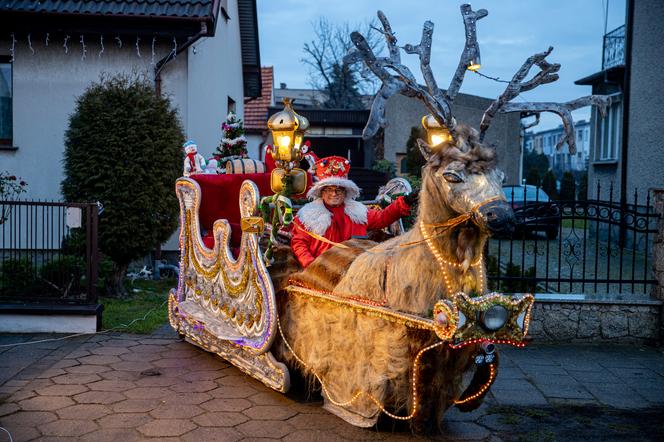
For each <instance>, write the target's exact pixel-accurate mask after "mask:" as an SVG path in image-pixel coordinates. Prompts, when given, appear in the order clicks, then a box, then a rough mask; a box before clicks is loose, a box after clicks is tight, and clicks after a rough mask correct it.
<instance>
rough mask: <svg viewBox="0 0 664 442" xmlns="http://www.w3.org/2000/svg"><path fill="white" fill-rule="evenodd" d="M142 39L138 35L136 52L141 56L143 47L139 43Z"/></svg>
mask: <svg viewBox="0 0 664 442" xmlns="http://www.w3.org/2000/svg"><path fill="white" fill-rule="evenodd" d="M140 41H141V39H140V37H136V53H137V54H138V56H139V58H140V56H141V48H140V46H139V45H138V44H139V43H140Z"/></svg>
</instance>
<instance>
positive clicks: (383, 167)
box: [371, 159, 397, 179]
mask: <svg viewBox="0 0 664 442" xmlns="http://www.w3.org/2000/svg"><path fill="white" fill-rule="evenodd" d="M371 169H372V170H375V171H377V172H383V173H384V174H386V175H387V176H388V177H389V178H390V179H392V178H394V177H395V176H397V168H396V166H395V165H394V163H393V162H392V161H390V160H384V159H383V160H377V161H374V163H373V165H372V166H371Z"/></svg>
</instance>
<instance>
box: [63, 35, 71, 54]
mask: <svg viewBox="0 0 664 442" xmlns="http://www.w3.org/2000/svg"><path fill="white" fill-rule="evenodd" d="M70 38H71V37H69V35H65V42H64V44H63V45H62V46H63V47H64V48H65V54H68V53H69V46H67V42H68V41H69V39H70Z"/></svg>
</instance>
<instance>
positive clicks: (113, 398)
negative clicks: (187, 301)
mask: <svg viewBox="0 0 664 442" xmlns="http://www.w3.org/2000/svg"><path fill="white" fill-rule="evenodd" d="M43 338H44V336H43V335H42V336H35V335H31V336H28V335H4V336H2V335H0V345H7V344H12V343H20V342H26V341H30V340H33V341H34V340H38V339H43ZM320 405H321V403H320V398H316V397H314V398H309V399H308V400H306V399H304V398H303V395H300V396H299V397H298V396H297V394H291V395H288V396H286V395H282V394H279V393H276V392H274V391H272V390H270V389H268V388H266V387H265V386H263V385H262V384H261V383H259V382H257V381H254V380H253V379H251V378H249V377H247V376H245V375H243V374H242V373H240V372H239V371H238V370H237V369H235V368H234V367H232V366H230V365H229V364H227V363H225V362H224V361H223V360H221V359H219V358H218V357H215V356H213V355H210V354H208V353H205V352H203V351H201V350H199V349H197V348H196V347H193V346H192V345H189V344H187V343H184V342H181V341H179V340H178V339H177V337H176V336H175V334H174V333H173V332H172V331H170V330H169V329H167V328H164V329H163V330H161V331H160V332H158V333H155V334H153V335H150V336H136V335H127V334H113V335H97V336H94V337H81V338H76V339H72V340H65V341H55V342H47V343H41V344H34V345H26V346H16V347H0V425H1V426H2V427H4V428H6V429H7V430H8V431H10V432H11V434H12V436H13V439H14V441H28V440H40V441H55V440H58V441H64V440H81V441H95V442H97V441H99V442H103V441H123V442H130V441H134V440H150V439H153V440H160V441H170V440H183V441H189V440H191V441H218V440H219V441H237V440H243V441H250V440H284V441H317V442H321V441H337V440H415V439H417V438H416V437H414V436H413V435H411V434H410V432H409V431H408V430H407V428H404V427H399V426H394V425H393V424H392V423H391V422H386V423H383V424H382V425H380V426H379V428H377V429H376V428H374V429H359V428H355V427H352V426H351V425H348V424H346V423H345V422H343V421H342V420H340V419H338V418H336V417H335V416H332V415H330V414H328V413H327V412H325V411H324V410H323V409H322V408H321V406H320ZM663 414H664V355H663V354H662V352H661V350H659V349H653V348H637V347H627V346H622V347H621V346H608V347H607V346H602V347H600V346H590V347H589V346H575V345H558V346H543V345H532V346H531V347H529V348H526V349H512V348H504V349H503V350H502V359H501V369H500V373H499V376H498V380H497V381H496V384H495V385H494V387H493V388H492V391H491V395H490V396H489V397H488V398H487V400H486V402H485V404H484V405H483V406H482V407H481V408H480V409H478V410H476V411H474V412H472V413H467V414H462V413H459V412H458V411H456V410H452V411H450V412H448V414H446V417H445V421H444V423H443V431H444V435H443V436H436V437H433V438H432V439H435V440H487V441H492V442H498V441H500V440H506V441H511V440H514V441H519V440H525V441H529V440H533V441H553V440H602V441H603V442H604V441H607V440H635V441H637V440H638V441H642V440H664V430H663V429H662V426H661V423H660V421H661V416H662V415H663ZM4 440H8V437H7V435H6V434H5V433H3V432H2V431H0V441H4Z"/></svg>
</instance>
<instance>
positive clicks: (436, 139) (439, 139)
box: [431, 135, 445, 146]
mask: <svg viewBox="0 0 664 442" xmlns="http://www.w3.org/2000/svg"><path fill="white" fill-rule="evenodd" d="M443 141H445V137H444V136H442V135H431V145H432V146H438V145H439V144H440V143H442V142H443Z"/></svg>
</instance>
